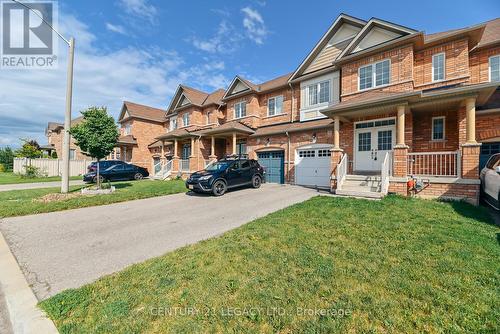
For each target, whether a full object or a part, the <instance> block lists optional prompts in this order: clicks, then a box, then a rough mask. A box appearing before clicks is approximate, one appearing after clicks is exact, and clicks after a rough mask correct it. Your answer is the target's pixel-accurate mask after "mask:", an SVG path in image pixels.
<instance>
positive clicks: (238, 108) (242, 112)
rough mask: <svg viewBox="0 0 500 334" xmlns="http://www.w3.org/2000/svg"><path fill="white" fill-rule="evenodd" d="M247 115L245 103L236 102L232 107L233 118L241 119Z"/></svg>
mask: <svg viewBox="0 0 500 334" xmlns="http://www.w3.org/2000/svg"><path fill="white" fill-rule="evenodd" d="M246 115H247V103H246V102H244V101H243V102H238V103H236V104H235V105H234V118H242V117H245V116H246Z"/></svg>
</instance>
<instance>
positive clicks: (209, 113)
mask: <svg viewBox="0 0 500 334" xmlns="http://www.w3.org/2000/svg"><path fill="white" fill-rule="evenodd" d="M211 114H212V112H211V111H207V112H206V114H205V115H206V117H207V125H209V124H211V123H210V115H211Z"/></svg>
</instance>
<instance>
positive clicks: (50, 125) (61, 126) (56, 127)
mask: <svg viewBox="0 0 500 334" xmlns="http://www.w3.org/2000/svg"><path fill="white" fill-rule="evenodd" d="M82 121H83V116H79V117H77V118H73V119H72V120H71V125H72V126H73V125H77V124H79V123H81V122H82ZM59 129H64V124H63V123H57V122H48V123H47V128H46V129H45V133H48V132H49V131H57V130H59Z"/></svg>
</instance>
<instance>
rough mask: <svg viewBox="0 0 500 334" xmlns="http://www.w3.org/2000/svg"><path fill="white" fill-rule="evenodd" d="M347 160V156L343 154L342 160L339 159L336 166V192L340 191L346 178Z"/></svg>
mask: <svg viewBox="0 0 500 334" xmlns="http://www.w3.org/2000/svg"><path fill="white" fill-rule="evenodd" d="M348 161H349V159H348V158H347V154H345V153H344V155H343V156H342V159H340V163H339V164H338V166H337V171H336V176H337V190H341V189H342V185H343V184H344V181H345V177H346V176H347V163H348Z"/></svg>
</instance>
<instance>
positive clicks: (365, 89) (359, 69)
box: [358, 58, 392, 92]
mask: <svg viewBox="0 0 500 334" xmlns="http://www.w3.org/2000/svg"><path fill="white" fill-rule="evenodd" d="M385 61H388V62H389V82H388V83H386V84H383V85H378V86H377V85H376V84H377V72H376V65H377V64H379V63H383V62H385ZM368 66H370V67H371V68H372V86H371V87H369V88H363V89H361V76H360V74H361V73H360V72H361V69H362V68H365V67H368ZM391 66H392V62H391V58H386V59H382V60H379V61H376V62H374V63H370V64H366V65H363V66H360V67H358V92H364V91H367V90H370V89H375V88H380V87H386V86H389V85H390V84H391V72H392V71H391Z"/></svg>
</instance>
